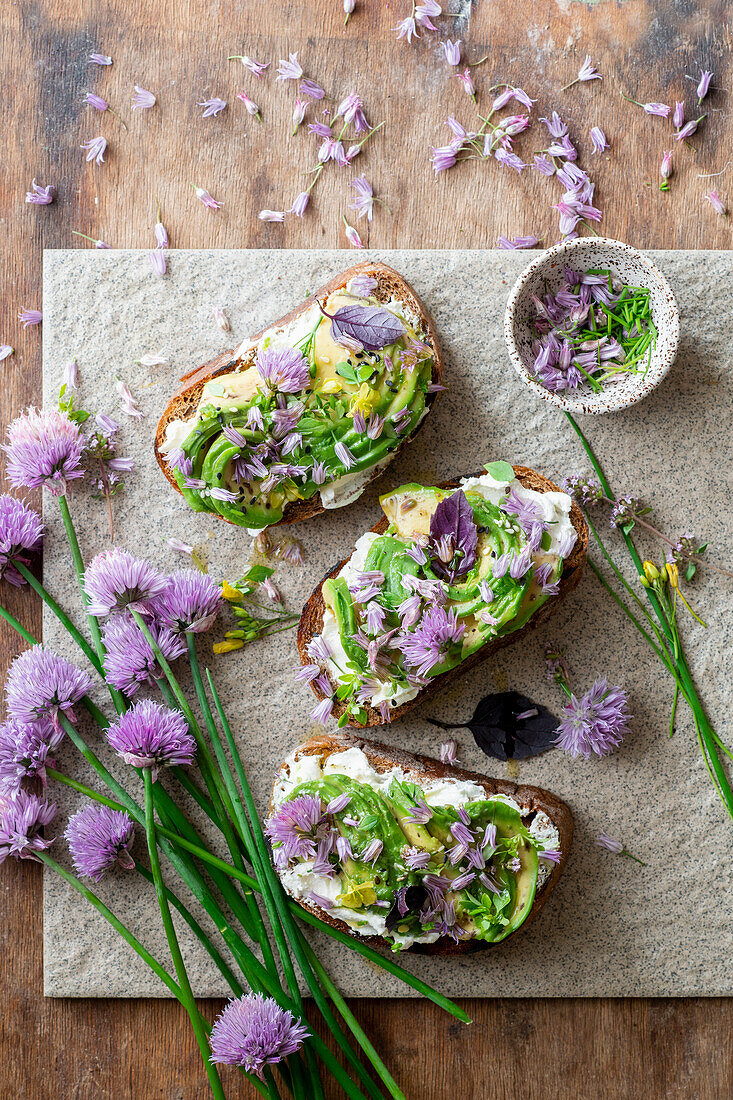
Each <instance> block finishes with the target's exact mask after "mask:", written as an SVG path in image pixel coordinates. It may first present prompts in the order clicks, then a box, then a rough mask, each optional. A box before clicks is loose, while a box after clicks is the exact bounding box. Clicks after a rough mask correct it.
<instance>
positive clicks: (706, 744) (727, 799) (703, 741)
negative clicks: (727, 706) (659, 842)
mask: <svg viewBox="0 0 733 1100" xmlns="http://www.w3.org/2000/svg"><path fill="white" fill-rule="evenodd" d="M565 416H566V417H567V419H568V420H569V422H570V424H571V426H572V428H573V430H574V431H575V432H576V434H577V435H578V437H579V439H580V441H581V443H582V444H583V448H584V450H585V452H586V454H587V455H588V458H589V459H590V462H591V464H592V466H593V469H594V470H595V472H596V476H597V477H598V480H599V482H600V484H601V488H602V489H603V491H604V493H605V494H606V496H607V497H611V498H612V499H614V500H615V499H616V498H615V496H614V494H613V491H612V490H611V486H610V485H609V483H608V481H607V479H606V476H605V474H604V473H603V470H602V469H601V466H600V463H599V462H598V459H597V458H596V456H595V454H594V452H593V448H592V447H591V445H590V443H589V442H588V440H587V439H586V438H585V436H584V435H583V432H582V431H581V429H580V427H579V426H578V424H577V423H576V421H575V420H574V419H573V417H572V416H571V415H570V413H565ZM620 530H621V534H622V536H623V540H624V542H625V543H626V548H627V550H628V552H629V554H630V556H631V560H632V561H633V563H634V566H635V568H636V572H637V574H638V575H642V574H643V565H642V561H641V558H640V557H639V553H638V551H637V549H636V546H635V544H634V541H633V539H632V538H631V536H630V534H628V533H627V532H626V531H624V529H623V528H621V529H620ZM645 591H646V594H647V597H648V599H649V603H650V604H651V606H652V608H653V609H654V613H655V614H656V616H657V618H658V620H659V622H660V624H661V627H662V630H663V631H664V633H665V635H666V636H667V639H668V642H669V645H670V646H671V648H672V649H673V651H674V649H675V647H677V646H678V644H679V639H678V637H676V631H675V630H673V628H672V626H671V624H670V623H669V620H668V618H667V615H666V613H665V610H664V608H663V605H662V602H661V601H660V599H659V597H658V595H657V593H656V592H655V591H654V589H653V588H647V589H645ZM675 665H676V668H677V675H678V677H679V680H680V687H681V690H682V692H683V694H684V695H685V698H686V699H687V702H688V703H689V705H690V708H691V709H692V713H693V716H694V719H695V727H696V729H697V732H698V740H699V742H700V747H701V749H702V752H703V759H704V760H705V765H706V767H707V769H708V772H709V774H710V777H711V779H712V781H713V786H714V787H715V790H716V791H717V793H718V795H719V797H720V799H721V801H722V802H723V804H724V806H725V808H726V810H727V811H728V814H729V816H730V817H731V818H733V790H732V789H731V785H730V783H729V781H728V777H727V775H726V773H725V770H724V768H723V765H722V763H721V760H720V757H719V756H718V752H717V743H718V740H719V739H718V737H717V734H716V733H715V731H714V730H713V728H712V726H711V725H710V721H709V720H708V717H707V714H706V713H705V708H704V707H703V705H702V702H701V701H700V698H699V696H698V694H697V689H696V687H695V684H694V681H693V679H692V674H691V672H690V668H689V665H688V663H687V658H686V656H685V654H684V653H683V652H682V650H681V649H679V650H678V653H677V654H676V658H675Z"/></svg>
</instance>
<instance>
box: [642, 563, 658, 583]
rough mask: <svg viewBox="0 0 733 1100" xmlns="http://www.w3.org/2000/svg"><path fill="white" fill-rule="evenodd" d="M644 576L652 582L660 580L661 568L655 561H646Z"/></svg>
mask: <svg viewBox="0 0 733 1100" xmlns="http://www.w3.org/2000/svg"><path fill="white" fill-rule="evenodd" d="M643 569H644V576H645V577H646V579H647V580H648V581H650V582H652V581H658V580H659V570H658V569H657V567H656V565H655V564H654V562H653V561H645V562H644V565H643Z"/></svg>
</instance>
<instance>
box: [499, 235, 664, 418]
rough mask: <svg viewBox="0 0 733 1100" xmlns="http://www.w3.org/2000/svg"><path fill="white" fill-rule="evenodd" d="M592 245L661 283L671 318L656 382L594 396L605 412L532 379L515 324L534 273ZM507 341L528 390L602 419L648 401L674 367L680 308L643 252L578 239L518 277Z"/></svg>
mask: <svg viewBox="0 0 733 1100" xmlns="http://www.w3.org/2000/svg"><path fill="white" fill-rule="evenodd" d="M589 245H593V246H595V247H597V248H599V247H601V248H608V250H609V252H611V253H619V252H623V253H625V254H626V255H627V256H630V257H632V258H633V259H636V260H638V261H639V262H640V263H641V264H642V266H643V267H644V268H646V270H647V271H648V272H649V274H650V275H651V276H652V277H653V278H655V279H656V280H658V282H659V283H660V284H661V288H662V291H663V292H664V293H666V295H667V297H668V300H669V310H670V315H669V317H665V318H664V322H663V323H664V326H665V334H666V335H667V337H668V339H669V341H670V346H669V349H668V351H667V352H666V353H665V355H664V357H663V358H662V359H661V360H660V361H659V363H658V364H657V365H656V368H655V378H654V380H653V381H650V380H649V379H648V378H647V379H644V380H643V385H642V384H641V380H640V386H639V388H638V389H635V390H633V391H632V392H631V393H628V392H627V393H625V394H616V395H614V393H613V391H612V390H611V391H608V392H607V394H603V395H595V394H594V395H593V397H594V402H598V401H599V397H600V398H605V400H604V407H603V408H584V407H583V406H582V403H580V402H579V401H578V400H577V399H576V400H575V401H569V400H568V399H567V398H566V397H564V396H563V395H562V394H560V393H553V392H552V391H551V390H548V389H545V387H544V386H542V385H541V384H540V383H539V382H537V381H536V380H535V379H534V378H532V377H531V376H530V374H529V371H528V370H527V368H526V367H525V365H524V363H523V362H522V357H521V355H520V354H519V351H518V349H517V345H516V342H515V339H514V320H515V314H516V309H517V302H518V300H519V296H520V294H521V293H522V291H523V290H524V287H525V285H526V283H527V282H528V281H529V279H530V278H531V277H532V276H533V275H534V274H535V272H536V271H537V270H538V269H539V268H542V267H544V266H545V265H546V264H548V263H552V261H553V260H555V259H556V258H557V257H558V256H565V255H570V254H572V252H573V251H574V250H576V249H578V248H580V249H582V248H587V247H588V246H589ZM504 339H505V341H506V346H507V351H508V352H509V357H510V359H511V361H512V366H513V367H514V369H515V371H516V372H517V374H518V375H519V377H520V378H521V379H522V381H523V382H524V384H525V385H526V386H529V388H530V389H531V390H533V392H534V393H536V394H537V396H538V397H541V398H542V400H543V401H549V402H550V404H551V405H555V406H557V408H559V409H564V410H565V411H566V412H571V413H586V414H588V415H591V416H599V415H601V414H602V413H608V412H619V411H620V410H622V409H628V408H630V407H631V406H632V405H636V404H638V402H639V401H642V400H643V399H644V398H645V397H647V396H648V395H649V394H650V393H651V392H652V391H653V390H655V389H656V387H657V386H658V385H659V383H660V382H661V381H662V379H663V378H664V377H665V375H666V374H667V373H668V371H669V369H670V367H671V366H672V363H673V362H674V360H675V357H676V355H677V348H678V346H679V339H680V311H679V307H678V305H677V299H676V298H675V296H674V293H673V291H672V288H671V286H670V285H669V282H668V281H667V279H666V278H665V276H664V275H663V274H662V272H661V271H660V270H659V268H658V267H657V265H656V264H655V263H653V262H652V261H651V260H650V259H649V257H648V256H645V255H644V253H643V252H640V251H639V249H638V248H634V247H633V246H632V245H630V244H626V243H625V242H624V241H616V240H613V238H611V237H576V239H575V240H572V241H565V242H563V243H560V244H556V245H553V247H552V248H548V249H546V251H544V252H542V253H541V254H540V255H539V256H537V257H536V259H534V260H532V262H531V263H530V264H529V265H528V266H527V267H526V268H525V269H524V271H523V272H522V274H521V275H520V276H519V278H518V279H517V281H516V282H515V284H514V286H513V287H512V289H511V291H510V292H509V297H508V298H507V303H506V309H505V310H504Z"/></svg>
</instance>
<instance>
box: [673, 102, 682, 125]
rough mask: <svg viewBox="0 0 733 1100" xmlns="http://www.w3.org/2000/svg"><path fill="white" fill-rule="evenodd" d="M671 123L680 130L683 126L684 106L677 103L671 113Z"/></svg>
mask: <svg viewBox="0 0 733 1100" xmlns="http://www.w3.org/2000/svg"><path fill="white" fill-rule="evenodd" d="M672 123H673V125H674V126H675V127H676V128H677V129H678V130H680V129H681V128H682V127H683V126H684V124H685V104H684V100H683V102H682V103H680V102H679V101H677V102H676V103H675V105H674V111H673V112H672Z"/></svg>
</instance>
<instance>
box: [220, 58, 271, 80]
mask: <svg viewBox="0 0 733 1100" xmlns="http://www.w3.org/2000/svg"><path fill="white" fill-rule="evenodd" d="M229 61H241V62H242V64H243V65H244V67H245V69H249V71H250V72H251V73H254V75H255V76H256V77H257V79H258V80H262V74H263V73H264V71H265V69H269V68H270V62H269V61H266V62H265V63H264V64H262V63H261V62H260V61H255V60H254V59H253V58H251V57H247V55H246V54H234V55H232V56H231V57H230V58H229Z"/></svg>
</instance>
